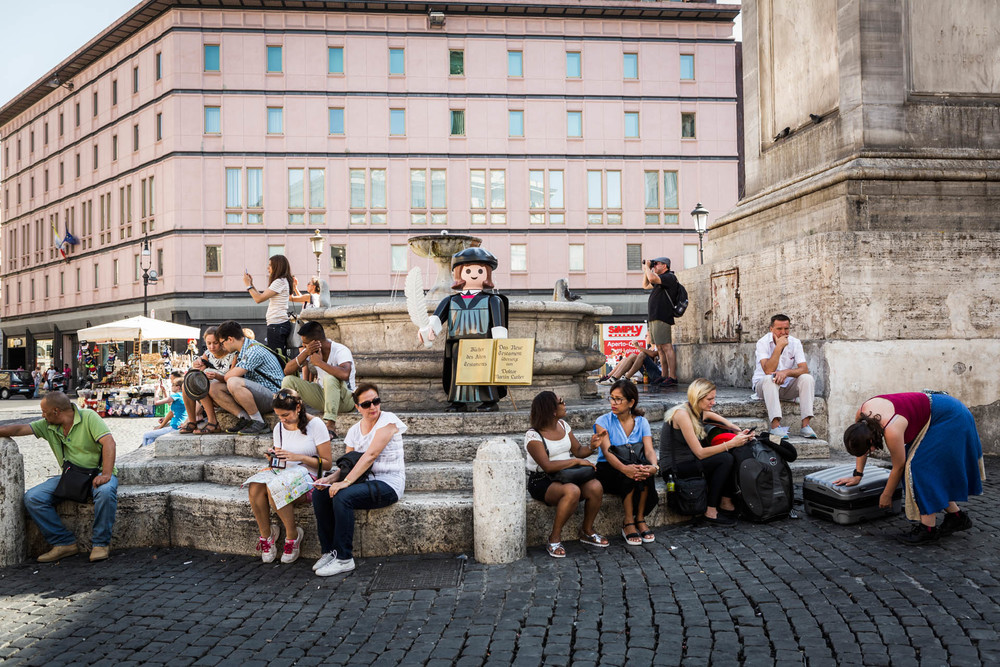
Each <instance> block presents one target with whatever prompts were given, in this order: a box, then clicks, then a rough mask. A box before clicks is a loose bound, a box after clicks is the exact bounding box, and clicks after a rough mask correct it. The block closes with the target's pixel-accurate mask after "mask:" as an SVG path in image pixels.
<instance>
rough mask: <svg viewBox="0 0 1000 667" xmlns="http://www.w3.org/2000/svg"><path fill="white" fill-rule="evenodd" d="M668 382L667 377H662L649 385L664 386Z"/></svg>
mask: <svg viewBox="0 0 1000 667" xmlns="http://www.w3.org/2000/svg"><path fill="white" fill-rule="evenodd" d="M666 380H667V378H666V377H665V376H663V375H661V376H660V377H658V378H656V379H655V380H653V381H652V382H650V383H649V384H663V383H664V382H666Z"/></svg>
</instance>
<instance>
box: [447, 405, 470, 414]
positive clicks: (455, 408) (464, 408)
mask: <svg viewBox="0 0 1000 667" xmlns="http://www.w3.org/2000/svg"><path fill="white" fill-rule="evenodd" d="M444 411H445V412H468V411H469V405H468V403H452V404H451V405H449V406H448V407H446V408H445V409H444Z"/></svg>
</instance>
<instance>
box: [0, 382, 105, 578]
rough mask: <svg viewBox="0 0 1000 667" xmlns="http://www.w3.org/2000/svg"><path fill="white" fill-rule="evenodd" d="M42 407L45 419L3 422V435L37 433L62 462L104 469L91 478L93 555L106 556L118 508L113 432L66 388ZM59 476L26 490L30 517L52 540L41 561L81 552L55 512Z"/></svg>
mask: <svg viewBox="0 0 1000 667" xmlns="http://www.w3.org/2000/svg"><path fill="white" fill-rule="evenodd" d="M41 408H42V419H39V420H36V421H33V422H31V423H30V424H16V425H12V426H2V427H0V437H8V438H11V437H15V436H19V435H33V436H35V437H36V438H42V439H44V440H46V441H48V443H49V446H50V447H51V448H52V453H53V454H55V455H56V461H58V462H59V466H60V467H62V466H63V465H64V464H65V463H66V462H69V463H73V464H75V465H77V466H79V467H81V468H90V469H97V468H100V471H101V472H100V474H99V475H97V476H96V477H94V479H93V482H92V485H93V498H94V532H93V548H92V549H91V551H90V560H91V562H93V561H99V560H104V559H106V558H107V557H108V554H109V553H110V552H111V529H112V527H113V526H114V523H115V512H117V510H118V477H117V476H116V475H115V439H114V436H112V435H111V431H110V429H108V426H107V424H105V423H104V420H103V419H101V418H100V417H99V416H98V415H97V413H96V412H94V411H93V410H89V409H87V408H79V407H77V406H75V405H73V403H72V402H71V401H70V400H69V399H68V398H66V394H64V393H62V392H61V391H50V392H49V393H48V394H46V395H45V398H43V399H42V404H41ZM59 480H60V477H50V478H49V479H47V480H45V481H44V482H42V483H41V484H39V485H38V486H34V487H32V488H30V489H28V490H27V492H25V494H24V506H25V508H26V509H27V510H28V516H30V517H31V519H32V521H34V522H35V525H37V526H38V529H39V530H41V531H42V535H43V536H44V537H45V541H46V542H48V543H49V544H51V545H52V548H51V549H50V550H49V551H47V552H45V553H44V554H42V555H41V556H39V557H38V562H39V563H52V562H54V561H57V560H59V559H60V558H65V557H66V556H72V555H74V554H76V553H77V552H78V549H77V546H76V536H75V535H73V533H71V532H70V531H69V530H67V529H66V526H64V525H63V522H62V520H61V519H60V518H59V514H58V513H57V512H56V503H58V502H60V499H59V498H57V497H56V496H55V495H54V493H55V491H56V487H58V486H59ZM13 539H20V538H19V537H14V538H13Z"/></svg>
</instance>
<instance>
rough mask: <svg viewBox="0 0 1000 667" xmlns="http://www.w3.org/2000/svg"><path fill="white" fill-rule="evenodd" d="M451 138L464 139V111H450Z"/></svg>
mask: <svg viewBox="0 0 1000 667" xmlns="http://www.w3.org/2000/svg"><path fill="white" fill-rule="evenodd" d="M451 136H453V137H464V136H465V110H464V109H452V110H451Z"/></svg>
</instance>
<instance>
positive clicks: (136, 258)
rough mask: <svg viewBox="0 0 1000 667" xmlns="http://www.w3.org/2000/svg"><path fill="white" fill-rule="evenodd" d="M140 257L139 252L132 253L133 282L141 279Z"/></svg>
mask: <svg viewBox="0 0 1000 667" xmlns="http://www.w3.org/2000/svg"><path fill="white" fill-rule="evenodd" d="M141 257H142V256H141V255H140V254H139V253H135V254H134V255H132V268H133V274H132V281H133V282H138V281H140V280H142V261H141Z"/></svg>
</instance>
